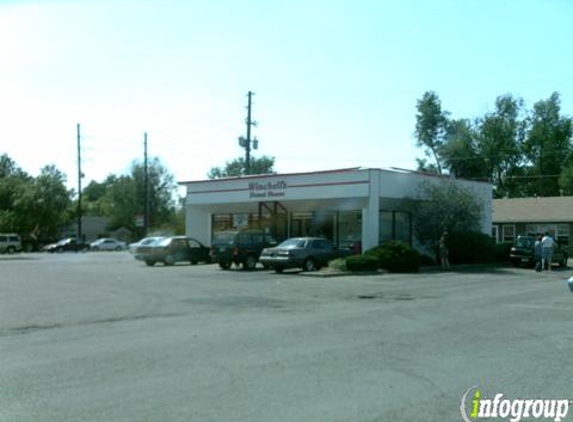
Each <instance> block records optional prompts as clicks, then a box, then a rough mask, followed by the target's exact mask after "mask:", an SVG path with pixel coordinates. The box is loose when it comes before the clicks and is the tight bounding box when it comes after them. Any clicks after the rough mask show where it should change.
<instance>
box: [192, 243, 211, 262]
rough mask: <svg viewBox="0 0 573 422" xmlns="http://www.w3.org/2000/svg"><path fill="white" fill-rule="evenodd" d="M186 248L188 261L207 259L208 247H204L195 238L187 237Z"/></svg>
mask: <svg viewBox="0 0 573 422" xmlns="http://www.w3.org/2000/svg"><path fill="white" fill-rule="evenodd" d="M187 248H188V250H189V261H191V263H196V262H199V261H202V262H206V261H207V254H208V249H207V248H204V247H203V245H201V244H200V243H199V242H198V241H197V240H195V239H188V240H187Z"/></svg>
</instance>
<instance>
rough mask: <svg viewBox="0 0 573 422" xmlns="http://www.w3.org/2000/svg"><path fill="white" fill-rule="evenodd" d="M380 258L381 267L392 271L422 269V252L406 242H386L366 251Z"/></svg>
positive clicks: (409, 271) (412, 271)
mask: <svg viewBox="0 0 573 422" xmlns="http://www.w3.org/2000/svg"><path fill="white" fill-rule="evenodd" d="M364 255H366V256H372V257H374V258H376V259H377V260H378V265H379V267H380V268H382V269H384V270H387V271H390V272H392V273H415V272H418V271H419V269H420V254H419V252H418V251H417V250H415V249H414V248H412V247H411V246H410V245H407V244H406V243H404V242H399V241H391V242H386V243H383V244H381V245H378V246H376V247H375V248H372V249H369V250H368V251H366V252H365V253H364Z"/></svg>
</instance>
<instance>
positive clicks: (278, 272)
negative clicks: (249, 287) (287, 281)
mask: <svg viewBox="0 0 573 422" xmlns="http://www.w3.org/2000/svg"><path fill="white" fill-rule="evenodd" d="M283 271H284V268H283V267H275V273H277V274H282V272H283Z"/></svg>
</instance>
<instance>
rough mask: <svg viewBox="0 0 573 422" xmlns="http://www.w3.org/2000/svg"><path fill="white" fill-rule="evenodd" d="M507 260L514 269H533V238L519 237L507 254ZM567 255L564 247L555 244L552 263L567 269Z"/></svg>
mask: <svg viewBox="0 0 573 422" xmlns="http://www.w3.org/2000/svg"><path fill="white" fill-rule="evenodd" d="M509 259H510V261H511V263H512V264H513V265H514V266H516V267H534V266H535V236H533V235H520V236H517V239H515V243H514V245H513V246H512V247H511V249H510V252H509ZM568 259H569V253H568V251H567V249H565V247H563V246H562V245H560V244H559V243H558V242H555V245H554V247H553V259H552V262H553V263H554V264H555V263H557V264H558V265H559V266H560V267H567V260H568Z"/></svg>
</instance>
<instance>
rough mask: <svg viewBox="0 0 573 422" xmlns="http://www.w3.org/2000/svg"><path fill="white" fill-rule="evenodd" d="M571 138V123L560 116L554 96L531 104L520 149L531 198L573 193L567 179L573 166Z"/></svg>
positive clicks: (568, 119) (558, 98) (556, 95)
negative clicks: (528, 167) (529, 177)
mask: <svg viewBox="0 0 573 422" xmlns="http://www.w3.org/2000/svg"><path fill="white" fill-rule="evenodd" d="M571 136H572V120H571V118H569V117H564V116H562V115H561V100H560V97H559V94H558V93H557V92H554V93H553V94H551V96H550V97H549V98H548V99H547V100H542V101H538V102H537V103H535V104H534V106H533V113H532V115H531V118H530V119H529V130H528V132H527V137H526V139H525V142H524V147H523V152H524V155H525V157H526V158H527V160H528V161H529V163H530V165H531V167H530V175H531V181H530V183H529V186H530V192H529V193H530V194H531V195H539V196H557V195H559V193H560V192H559V189H560V188H563V189H564V190H566V191H567V192H568V193H573V183H572V181H571V179H570V178H569V177H568V175H569V174H571V172H572V170H571V167H572V166H573V149H572V147H571ZM560 176H561V177H560Z"/></svg>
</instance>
